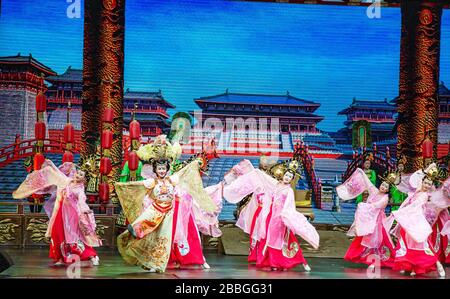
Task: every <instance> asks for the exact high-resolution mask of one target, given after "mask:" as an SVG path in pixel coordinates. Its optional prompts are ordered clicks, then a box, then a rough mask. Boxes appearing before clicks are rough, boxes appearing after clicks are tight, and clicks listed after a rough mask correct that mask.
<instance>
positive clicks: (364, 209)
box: [336, 168, 396, 268]
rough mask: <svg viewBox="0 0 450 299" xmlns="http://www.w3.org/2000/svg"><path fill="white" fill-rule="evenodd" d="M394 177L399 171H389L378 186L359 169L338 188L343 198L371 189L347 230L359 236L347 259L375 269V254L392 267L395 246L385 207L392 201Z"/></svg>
mask: <svg viewBox="0 0 450 299" xmlns="http://www.w3.org/2000/svg"><path fill="white" fill-rule="evenodd" d="M395 180H396V174H395V173H391V174H389V175H388V176H387V178H385V179H384V180H383V182H382V183H381V185H380V188H379V189H378V188H376V187H375V186H374V185H373V183H372V182H371V181H370V180H369V178H368V177H367V175H366V173H365V172H364V171H363V170H362V169H360V168H357V169H356V171H355V172H354V173H353V174H352V175H351V176H350V178H349V179H348V180H347V181H346V182H345V183H343V184H342V185H340V186H338V187H336V192H337V194H338V195H339V197H340V198H341V199H342V200H349V199H352V198H355V196H357V195H359V194H361V193H362V192H364V191H368V192H369V196H368V198H367V201H366V202H361V203H359V204H358V207H357V209H356V213H355V221H354V222H353V224H352V226H351V227H350V230H349V231H348V232H347V235H349V236H356V238H355V239H354V240H353V242H352V244H351V245H350V247H349V249H348V250H347V253H346V254H345V256H344V259H345V260H348V261H350V262H353V263H363V264H367V265H369V267H370V268H374V267H375V264H374V262H375V256H376V257H377V259H378V260H379V261H380V263H381V266H382V267H392V266H393V262H394V245H393V243H392V240H391V238H390V236H389V227H386V214H385V208H386V206H387V204H388V201H389V198H388V193H387V192H388V191H389V185H390V184H391V183H393V182H395Z"/></svg>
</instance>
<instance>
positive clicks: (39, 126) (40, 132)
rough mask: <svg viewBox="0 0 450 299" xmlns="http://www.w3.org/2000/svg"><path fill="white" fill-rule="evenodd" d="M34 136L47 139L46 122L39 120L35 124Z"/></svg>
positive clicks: (38, 138)
mask: <svg viewBox="0 0 450 299" xmlns="http://www.w3.org/2000/svg"><path fill="white" fill-rule="evenodd" d="M34 136H35V137H36V139H37V140H44V139H45V123H44V122H42V121H38V122H36V123H35V124H34Z"/></svg>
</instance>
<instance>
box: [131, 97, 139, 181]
mask: <svg viewBox="0 0 450 299" xmlns="http://www.w3.org/2000/svg"><path fill="white" fill-rule="evenodd" d="M136 109H137V103H135V104H134V109H133V115H132V117H131V122H130V127H129V131H130V140H131V151H130V153H129V154H128V168H129V169H130V179H131V180H132V181H135V180H136V170H137V169H138V168H139V157H138V155H137V153H136V150H137V149H138V148H139V142H140V138H141V125H140V123H139V122H138V121H137V120H136Z"/></svg>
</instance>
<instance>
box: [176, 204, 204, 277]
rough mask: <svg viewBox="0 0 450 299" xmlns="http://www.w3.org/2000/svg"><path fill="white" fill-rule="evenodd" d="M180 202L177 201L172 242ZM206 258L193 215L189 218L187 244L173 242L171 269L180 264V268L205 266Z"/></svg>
mask: <svg viewBox="0 0 450 299" xmlns="http://www.w3.org/2000/svg"><path fill="white" fill-rule="evenodd" d="M178 203H179V202H178V201H175V207H174V216H173V226H172V240H174V236H175V231H176V228H177V227H176V226H177V225H176V224H177V218H178ZM205 262H206V261H205V258H204V257H203V249H202V243H201V240H200V234H199V232H198V230H197V227H196V226H195V223H194V218H193V217H192V215H190V216H189V223H188V235H187V244H177V243H174V242H172V250H171V252H170V258H169V263H168V265H169V268H172V267H173V265H174V264H179V265H180V266H187V265H203V264H204V263H205Z"/></svg>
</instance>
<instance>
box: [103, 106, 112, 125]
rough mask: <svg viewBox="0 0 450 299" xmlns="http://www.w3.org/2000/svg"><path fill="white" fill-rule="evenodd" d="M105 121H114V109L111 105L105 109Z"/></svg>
mask: <svg viewBox="0 0 450 299" xmlns="http://www.w3.org/2000/svg"><path fill="white" fill-rule="evenodd" d="M102 120H103V121H104V122H105V123H112V122H113V121H114V110H113V109H112V108H110V107H108V108H105V111H103V119H102Z"/></svg>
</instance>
